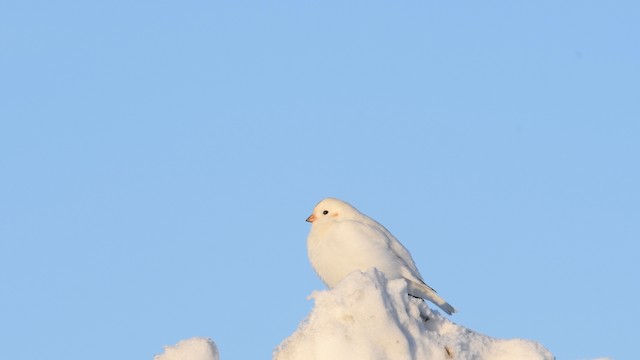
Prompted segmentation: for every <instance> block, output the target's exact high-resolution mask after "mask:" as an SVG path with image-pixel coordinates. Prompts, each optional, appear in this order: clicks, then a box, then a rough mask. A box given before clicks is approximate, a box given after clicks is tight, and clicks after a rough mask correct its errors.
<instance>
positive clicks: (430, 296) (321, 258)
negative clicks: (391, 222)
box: [307, 198, 456, 315]
mask: <svg viewBox="0 0 640 360" xmlns="http://www.w3.org/2000/svg"><path fill="white" fill-rule="evenodd" d="M307 221H308V222H311V230H310V231H309V236H308V237H307V251H308V255H309V260H310V261H311V265H312V266H313V268H314V270H315V271H316V273H317V274H318V276H320V278H321V279H322V281H323V282H324V283H325V284H326V285H327V286H328V287H329V288H333V287H334V286H336V285H337V284H338V283H339V282H340V280H342V279H343V278H344V277H345V276H347V275H348V274H350V273H352V272H353V271H355V270H360V271H365V270H367V269H370V268H372V267H375V268H377V269H378V270H380V271H382V272H383V273H384V274H385V275H386V277H387V278H388V279H405V280H406V281H407V289H408V292H409V295H411V296H414V297H419V298H422V299H426V300H429V301H431V302H432V303H434V304H436V305H438V306H439V307H440V308H441V309H442V310H444V312H446V313H447V314H449V315H451V314H453V313H454V312H456V309H454V308H453V306H451V305H449V303H447V302H446V301H444V299H443V298H441V297H440V296H439V295H438V294H436V291H435V290H434V289H433V288H431V287H430V286H429V285H427V284H426V283H425V282H424V280H422V276H421V275H420V272H418V268H417V267H416V264H415V263H414V262H413V259H412V258H411V255H410V254H409V251H408V250H407V249H406V248H405V247H404V246H403V245H402V244H401V243H400V241H398V239H396V238H395V237H394V236H393V235H391V233H390V232H389V230H387V229H386V228H385V227H384V226H382V225H381V224H379V223H378V222H377V221H375V220H373V219H372V218H370V217H368V216H367V215H365V214H363V213H361V212H360V211H358V210H357V209H356V208H354V207H353V206H351V205H349V204H348V203H346V202H344V201H341V200H338V199H334V198H326V199H324V200H322V201H320V202H319V203H318V205H316V207H315V208H314V209H313V213H312V214H311V216H309V217H308V218H307Z"/></svg>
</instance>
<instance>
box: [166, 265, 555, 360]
mask: <svg viewBox="0 0 640 360" xmlns="http://www.w3.org/2000/svg"><path fill="white" fill-rule="evenodd" d="M311 298H313V299H314V300H315V306H314V308H313V310H312V311H311V313H310V314H309V316H308V317H307V318H306V319H305V320H304V321H303V322H302V323H301V324H300V326H299V327H298V329H297V330H296V331H295V332H294V333H293V334H292V335H291V336H289V337H288V338H287V339H285V340H284V341H283V342H282V344H280V346H278V347H277V348H276V350H275V351H274V353H273V359H274V360H325V359H326V360H342V359H348V360H354V359H366V360H387V359H388V360H405V359H406V360H409V359H412V360H413V359H415V360H418V359H419V360H440V359H442V360H446V359H456V360H471V359H474V360H480V359H482V360H513V359H518V360H552V359H554V357H553V355H552V354H551V353H550V352H549V351H548V350H547V349H545V348H544V347H543V346H542V345H540V344H538V343H536V342H533V341H530V340H524V339H509V340H504V339H496V338H492V337H489V336H486V335H482V334H479V333H477V332H474V331H471V330H469V329H466V328H464V327H462V326H460V325H457V324H455V323H453V322H451V321H449V320H448V319H446V318H444V317H442V316H441V315H440V313H438V312H437V311H432V310H431V309H429V307H428V306H427V304H426V303H425V302H424V301H422V300H421V299H416V298H412V297H409V296H407V284H406V282H405V281H404V280H402V279H399V280H391V281H389V280H387V279H386V277H385V276H384V274H383V273H382V272H380V271H378V270H377V269H370V270H369V271H366V272H360V271H356V272H354V273H352V274H350V275H349V276H347V277H346V278H345V279H344V280H342V281H341V282H340V283H339V284H338V285H337V286H336V287H335V288H333V289H332V290H326V291H315V292H313V294H311ZM425 319H427V320H425ZM154 360H219V356H218V351H217V349H216V346H215V344H214V343H213V341H211V340H210V339H206V338H192V339H188V340H183V341H181V342H179V343H178V344H177V345H175V346H168V347H165V351H164V353H163V354H161V355H156V356H155V357H154Z"/></svg>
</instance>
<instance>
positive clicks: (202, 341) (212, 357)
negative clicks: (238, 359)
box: [153, 337, 220, 360]
mask: <svg viewBox="0 0 640 360" xmlns="http://www.w3.org/2000/svg"><path fill="white" fill-rule="evenodd" d="M153 360H220V357H219V356H218V349H217V348H216V345H215V344H214V343H213V341H212V340H211V339H207V338H200V337H194V338H191V339H187V340H182V341H180V342H179V343H177V344H176V345H175V346H165V347H164V353H162V354H161V355H156V356H154V357H153Z"/></svg>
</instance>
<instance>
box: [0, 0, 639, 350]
mask: <svg viewBox="0 0 640 360" xmlns="http://www.w3.org/2000/svg"><path fill="white" fill-rule="evenodd" d="M639 12H640V6H639V5H638V4H637V3H635V2H631V1H620V2H613V3H604V2H593V1H588V2H584V1H566V2H563V3H561V4H559V3H558V2H555V1H537V2H532V3H528V4H523V3H519V4H515V3H513V2H507V1H489V2H482V3H479V2H473V1H460V2H455V3H451V2H446V3H442V2H417V1H409V2H402V3H397V2H396V3H391V2H380V1H367V2H364V1H355V2H348V3H346V2H334V1H328V2H323V3H317V2H316V3H308V2H306V3H305V2H290V1H280V2H277V3H275V2H272V3H266V2H257V1H234V2H227V3H222V2H213V1H180V2H178V1H175V2H171V1H153V2H152V1H139V2H130V1H109V2H80V1H55V2H50V1H29V0H21V1H13V0H5V1H3V2H2V3H1V4H0V98H1V99H2V105H1V106H0V168H1V169H2V173H1V174H2V176H0V281H1V288H2V296H0V324H2V325H0V332H1V334H0V344H1V345H2V354H3V355H2V357H3V358H7V359H16V360H17V359H37V358H52V359H62V358H64V359H88V358H91V359H96V360H99V359H113V358H124V357H126V358H131V359H145V358H146V359H150V358H151V357H152V356H153V354H154V353H159V352H161V351H162V346H163V345H169V344H174V343H175V342H177V341H178V340H181V339H185V338H188V337H192V336H207V337H211V338H213V339H214V341H216V343H217V344H218V346H219V348H220V352H221V357H222V359H225V360H230V359H268V358H270V357H271V351H272V349H273V348H274V347H275V346H277V345H278V344H279V343H280V342H281V341H282V340H283V339H284V338H285V337H287V336H288V335H289V334H291V333H292V332H293V331H294V330H295V328H296V327H297V325H298V323H299V322H300V321H301V320H302V319H303V318H304V317H305V316H306V314H307V313H308V312H309V310H310V309H311V307H312V302H311V301H308V300H306V297H307V295H309V294H310V293H311V292H312V291H313V290H315V289H322V288H323V285H322V284H321V282H320V281H319V280H318V278H317V277H316V275H315V274H314V273H313V270H312V269H311V266H310V265H309V263H308V260H307V258H306V243H305V242H306V236H307V232H308V228H309V225H308V224H307V223H305V222H304V219H305V218H306V217H307V216H308V215H309V214H310V211H311V209H312V208H313V207H314V205H315V204H316V203H317V202H318V201H319V200H320V199H322V198H323V197H326V196H335V197H339V198H342V199H344V200H346V201H348V202H350V203H352V204H353V205H355V206H356V207H358V208H359V209H360V210H361V211H363V212H364V213H366V214H368V215H370V216H372V217H373V218H375V219H377V220H378V221H380V222H381V223H383V224H384V225H385V226H386V227H387V228H389V229H390V230H391V231H392V232H393V233H394V234H395V235H396V236H397V237H398V238H399V239H400V240H401V241H402V242H403V243H404V244H405V246H406V247H407V248H408V249H409V250H410V251H411V252H412V254H413V257H414V260H415V261H416V263H417V264H418V267H419V268H420V269H421V272H422V273H423V275H424V277H425V279H426V280H427V282H428V283H429V284H431V285H432V286H433V287H435V288H436V289H437V290H438V291H439V292H440V293H441V294H442V295H443V296H444V297H445V298H446V299H447V300H448V301H449V302H451V303H452V304H453V305H454V306H455V307H456V308H458V309H459V313H458V314H455V315H454V316H453V320H454V321H456V322H457V323H459V324H461V325H464V326H466V327H469V328H471V329H474V330H477V331H480V332H483V333H486V334H488V335H492V336H495V337H523V338H529V339H533V340H537V341H540V342H541V343H542V344H543V345H545V346H546V347H548V348H549V349H550V350H551V351H552V352H554V354H555V355H556V356H557V357H558V359H586V358H594V357H598V356H611V357H613V358H615V359H629V358H632V357H634V356H637V349H636V347H637V344H636V337H637V323H638V321H640V312H639V310H638V306H636V304H637V303H638V302H639V301H640V295H639V290H640V289H639V286H638V281H637V279H638V278H639V277H640V270H639V266H638V254H640V251H639V250H640V249H639V245H638V240H640V205H639V204H640V189H639V185H638V184H640V167H639V166H638V156H639V154H640V105H639V104H640V102H639V101H638V94H639V93H640V85H639V84H640V71H639V70H638V64H640V48H639V47H638V46H637V38H638V35H639V34H640V23H639V22H638V21H637V19H638V16H639V15H640V14H639Z"/></svg>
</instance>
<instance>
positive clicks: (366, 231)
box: [340, 218, 424, 283]
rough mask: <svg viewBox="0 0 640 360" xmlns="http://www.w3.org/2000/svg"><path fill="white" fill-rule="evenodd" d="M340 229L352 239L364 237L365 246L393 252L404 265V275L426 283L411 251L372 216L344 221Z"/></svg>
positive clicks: (372, 249) (374, 249) (373, 249)
mask: <svg viewBox="0 0 640 360" xmlns="http://www.w3.org/2000/svg"><path fill="white" fill-rule="evenodd" d="M340 231H341V232H342V233H343V234H344V235H345V236H347V237H348V238H351V239H362V240H363V241H362V243H363V246H368V247H370V250H371V251H374V252H376V249H377V251H380V252H386V253H391V254H393V255H395V256H396V258H397V261H399V262H400V263H401V264H402V265H404V266H402V271H401V272H402V276H404V277H405V278H407V279H410V280H412V281H416V282H419V283H424V281H423V280H422V276H421V275H420V272H418V269H417V267H416V265H415V263H414V261H413V259H412V258H411V254H409V251H408V250H407V249H406V248H405V247H404V246H403V245H402V244H401V243H400V242H399V241H398V239H396V238H395V237H394V236H393V235H392V234H391V233H390V232H389V230H387V229H386V228H385V227H384V226H382V225H381V224H379V223H378V222H376V221H375V220H373V219H371V218H367V219H366V220H364V221H354V220H351V221H342V222H341V223H340Z"/></svg>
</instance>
